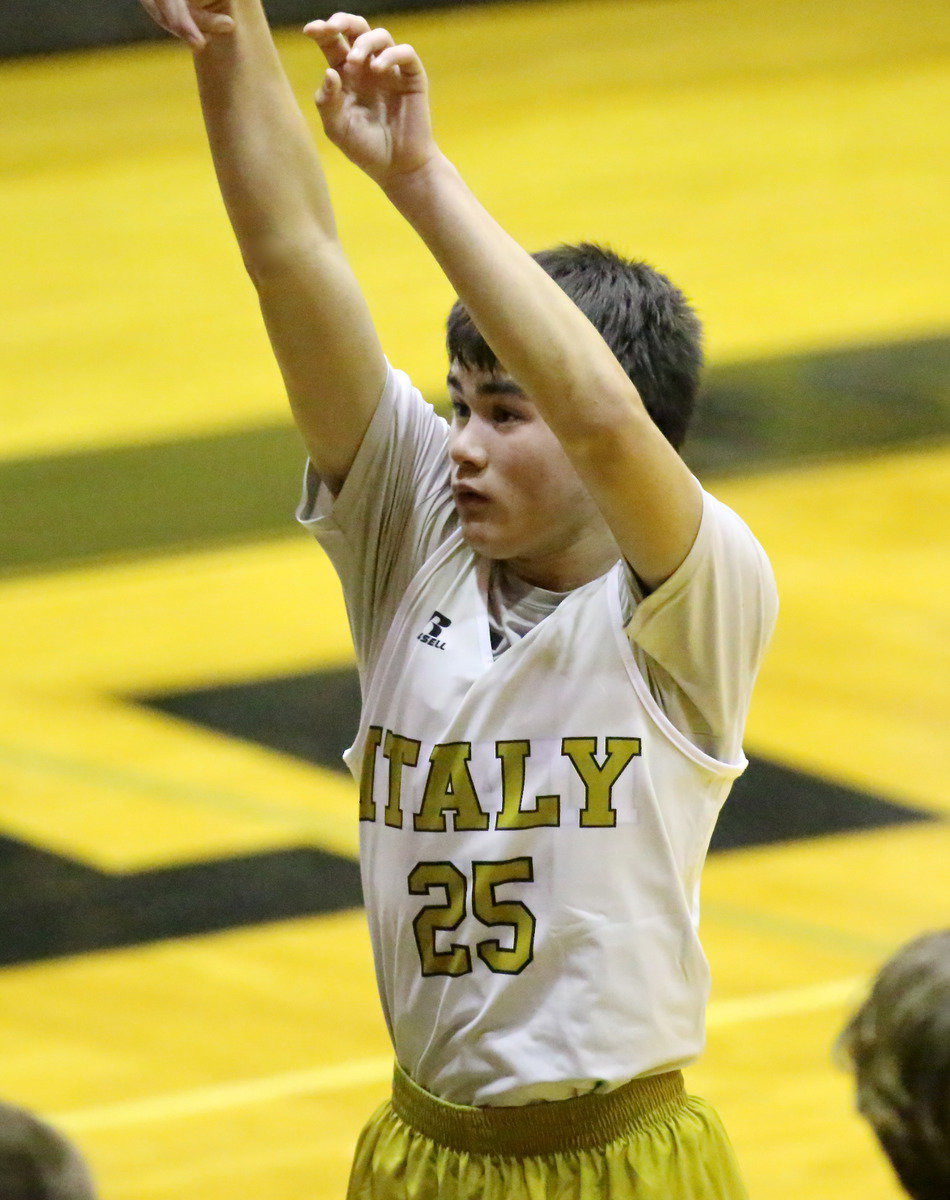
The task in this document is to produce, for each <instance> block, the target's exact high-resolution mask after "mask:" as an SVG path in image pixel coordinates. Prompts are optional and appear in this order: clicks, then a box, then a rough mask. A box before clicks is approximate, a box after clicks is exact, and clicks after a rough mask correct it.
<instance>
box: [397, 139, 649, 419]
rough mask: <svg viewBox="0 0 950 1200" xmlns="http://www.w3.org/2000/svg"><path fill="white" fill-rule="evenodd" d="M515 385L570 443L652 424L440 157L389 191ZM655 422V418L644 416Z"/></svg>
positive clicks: (577, 320) (611, 362)
mask: <svg viewBox="0 0 950 1200" xmlns="http://www.w3.org/2000/svg"><path fill="white" fill-rule="evenodd" d="M385 190H386V193H387V195H388V197H389V199H390V200H391V201H392V203H393V204H394V205H395V206H396V208H398V209H399V211H400V212H401V213H402V215H403V216H404V217H405V218H406V220H407V221H409V223H410V224H411V225H412V226H413V228H414V229H415V230H416V232H417V233H418V234H419V235H420V237H421V238H422V239H423V241H424V242H425V243H426V245H427V246H428V248H429V250H430V251H431V252H432V254H433V255H434V256H435V258H436V259H437V261H438V262H439V265H440V266H441V267H442V270H443V271H444V272H445V274H446V276H447V277H448V279H449V280H450V282H451V283H452V285H453V287H454V288H455V290H456V292H457V294H458V296H459V299H460V300H461V301H462V304H463V305H464V306H465V308H466V310H467V311H468V313H469V315H470V316H471V317H472V320H473V321H474V322H475V325H476V327H477V328H478V330H479V331H480V332H481V334H482V336H483V337H484V338H485V340H486V341H487V342H488V344H489V346H491V348H492V350H493V351H494V353H495V355H496V357H497V358H498V360H499V362H500V363H501V364H502V365H503V367H504V369H505V370H506V371H507V372H508V374H510V375H511V377H512V378H513V379H514V380H515V381H516V382H517V383H518V384H519V385H520V386H521V387H522V388H524V390H525V391H526V392H527V393H528V394H529V395H530V396H531V397H532V398H533V399H534V400H535V402H536V403H537V405H538V407H539V408H540V409H541V411H542V414H543V415H544V417H545V419H546V420H547V422H548V424H549V425H550V426H551V428H552V429H553V430H554V432H555V433H556V434H557V435H558V437H559V438H560V440H561V441H562V443H563V442H570V441H573V440H576V439H579V438H583V437H585V436H588V435H591V436H593V435H595V434H598V433H599V432H600V431H602V430H605V429H609V428H610V427H611V426H613V425H615V424H616V422H617V420H618V419H620V418H621V417H625V416H633V417H635V418H639V417H640V416H641V415H642V416H644V417H645V416H646V412H645V409H643V406H642V404H641V403H640V401H639V398H638V396H637V393H636V390H635V389H634V387H633V385H632V384H631V383H630V380H629V379H628V378H627V376H626V374H625V372H624V371H623V368H622V367H621V366H620V364H619V363H618V362H617V360H616V358H615V357H614V355H613V354H612V352H611V351H610V349H609V348H608V346H607V345H606V343H605V342H604V341H603V339H602V338H601V336H600V334H599V333H598V332H597V330H596V329H595V328H594V326H593V325H592V324H591V323H590V321H589V320H588V319H587V317H586V316H584V314H583V313H582V312H581V311H580V310H579V309H578V308H577V307H576V306H575V305H574V303H573V302H572V301H571V300H569V299H568V297H567V296H566V295H565V294H564V292H563V291H562V290H561V288H560V287H558V285H557V284H556V283H555V282H554V281H553V280H552V279H551V278H550V277H549V276H548V275H547V274H546V273H545V272H544V271H543V270H542V268H541V267H540V266H539V265H538V264H537V263H536V262H535V261H534V260H533V259H532V258H531V256H530V255H529V254H528V253H527V252H526V251H525V250H524V249H522V247H521V246H519V245H518V243H517V242H515V241H514V239H513V238H511V237H510V236H509V235H508V234H507V233H506V232H505V231H504V230H503V229H502V228H501V226H500V225H499V224H498V223H497V222H496V221H495V220H494V218H493V217H492V216H491V215H490V214H489V213H488V212H487V211H486V210H485V209H484V208H483V207H482V205H481V204H480V203H479V201H478V200H477V199H476V197H475V196H474V195H473V194H472V192H471V191H470V190H469V188H468V187H467V185H466V184H465V182H464V181H463V179H462V178H461V176H460V175H459V173H458V171H457V170H456V169H455V168H454V167H453V166H452V164H451V163H449V162H448V161H447V160H446V159H445V158H444V157H443V156H442V155H441V154H439V155H436V156H435V157H434V158H433V159H432V161H431V162H430V164H429V165H428V166H427V167H426V168H425V169H424V170H422V171H417V172H413V173H411V174H407V175H405V176H401V177H395V178H394V179H393V180H391V181H388V182H387V184H386V188H385ZM647 419H648V418H647Z"/></svg>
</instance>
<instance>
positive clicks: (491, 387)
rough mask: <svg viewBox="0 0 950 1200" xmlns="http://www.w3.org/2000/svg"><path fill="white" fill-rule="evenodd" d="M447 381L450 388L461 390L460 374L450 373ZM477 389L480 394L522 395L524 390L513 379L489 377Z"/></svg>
mask: <svg viewBox="0 0 950 1200" xmlns="http://www.w3.org/2000/svg"><path fill="white" fill-rule="evenodd" d="M446 383H447V384H448V385H449V387H450V388H454V389H455V391H457V392H460V391H461V390H462V385H461V384H460V383H459V380H458V376H456V375H449V376H448V377H447V379H446ZM475 391H476V392H477V393H478V394H479V395H480V396H522V397H524V394H525V393H524V390H523V389H522V388H520V387H518V385H517V384H516V383H515V381H514V380H513V379H488V380H486V381H485V382H484V383H480V384H479V385H478V387H477V388H476V389H475Z"/></svg>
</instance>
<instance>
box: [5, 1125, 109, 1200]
mask: <svg viewBox="0 0 950 1200" xmlns="http://www.w3.org/2000/svg"><path fill="white" fill-rule="evenodd" d="M0 1196H2V1197H3V1200H95V1188H94V1186H93V1182H92V1177H91V1175H90V1174H89V1168H88V1167H87V1166H86V1163H85V1160H84V1159H83V1157H82V1155H81V1154H80V1153H79V1151H78V1150H77V1149H76V1147H75V1146H74V1145H73V1144H72V1142H70V1141H69V1140H68V1138H66V1137H64V1136H63V1135H62V1134H61V1133H59V1132H58V1131H57V1130H56V1129H54V1128H53V1127H52V1126H51V1125H47V1124H46V1122H45V1121H41V1120H40V1119H39V1117H36V1116H34V1115H33V1113H31V1112H28V1111H27V1110H26V1109H23V1108H18V1107H17V1106H16V1105H13V1104H6V1103H3V1102H0Z"/></svg>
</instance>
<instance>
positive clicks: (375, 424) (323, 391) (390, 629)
mask: <svg viewBox="0 0 950 1200" xmlns="http://www.w3.org/2000/svg"><path fill="white" fill-rule="evenodd" d="M143 3H144V4H145V6H146V8H147V9H148V10H149V11H150V12H151V13H152V15H153V16H154V17H155V18H156V19H157V20H158V21H159V22H160V23H161V24H163V25H164V26H165V27H166V28H168V29H169V30H171V31H172V32H173V33H175V34H177V35H178V36H180V37H183V38H185V39H186V40H188V41H190V42H191V44H192V45H193V47H194V48H195V50H196V51H198V53H197V54H196V65H197V72H198V82H199V90H200V95H201V100H202V106H203V111H204V116H205V121H206V124H207V129H208V135H209V140H210V144H211V148H212V152H213V155H214V161H215V165H216V168H217V172H218V178H219V182H220V184H221V188H222V192H223V195H224V199H225V203H226V205H227V209H228V212H229V215H230V218H231V221H232V224H233V226H234V229H235V233H236V235H237V239H238V242H239V245H240V247H241V252H242V254H243V257H244V261H245V264H246V266H247V269H248V271H249V274H250V276H251V278H252V280H253V282H254V284H255V285H256V289H257V293H258V296H259V299H260V303H261V307H262V311H263V315H264V319H265V322H266V325H267V329H268V331H269V334H270V338H271V341H272V344H273V347H274V352H275V354H276V357H277V360H278V362H279V364H280V367H281V370H282V372H283V377H284V380H285V383H286V387H287V391H288V394H289V396H290V401H291V405H292V407H293V411H294V414H295V416H296V419H297V422H298V424H299V427H300V430H301V433H302V435H303V438H304V441H305V443H306V445H307V448H308V450H309V455H310V463H309V466H308V471H307V477H306V485H305V495H304V499H303V502H302V505H301V509H300V512H299V514H298V515H299V518H300V520H301V521H302V522H303V523H304V525H305V526H306V527H308V528H309V529H310V530H312V531H313V533H314V534H315V536H316V537H317V538H318V539H319V540H320V542H321V544H322V545H323V546H324V548H325V549H326V551H327V553H328V554H329V555H330V557H331V559H332V560H333V562H334V565H335V566H336V569H337V571H338V573H339V575H340V578H341V581H342V584H343V588H344V593H345V596H346V601H347V605H348V612H349V617H350V623H351V627H352V630H353V637H354V641H355V645H356V653H357V659H358V663H359V668H360V676H361V683H362V690H363V716H362V721H361V724H360V728H359V731H358V734H357V737H356V741H355V743H354V745H353V746H352V747H351V749H350V750H349V751H348V752H347V754H346V755H345V758H346V762H347V763H348V765H349V766H350V769H351V770H352V771H353V774H354V775H355V776H356V777H357V778H358V779H359V780H360V802H359V818H360V821H361V859H362V871H363V885H364V891H365V897H366V906H367V913H368V918H369V924H370V931H371V936H372V940H373V947H374V953H375V958H376V967H377V976H378V981H379V988H380V995H381V998H382V1002H383V1007H384V1011H385V1015H386V1019H387V1022H388V1025H389V1029H390V1032H391V1035H392V1038H393V1043H394V1046H395V1052H396V1059H397V1064H398V1065H397V1066H396V1069H395V1081H394V1089H393V1096H392V1099H391V1101H389V1102H387V1103H386V1104H385V1105H384V1106H383V1107H382V1108H381V1109H380V1111H379V1112H378V1113H377V1114H376V1115H375V1116H374V1117H373V1118H372V1120H371V1121H370V1123H369V1125H368V1126H367V1128H366V1129H365V1130H364V1133H363V1135H362V1136H361V1139H360V1142H359V1146H358V1148H357V1153H356V1160H355V1164H354V1168H353V1174H352V1178H351V1182H350V1189H349V1196H350V1198H351V1200H364V1198H365V1200H368V1198H370V1197H372V1198H375V1200H436V1198H440V1200H482V1198H485V1200H487V1198H489V1197H497V1198H499V1200H500V1198H502V1197H503V1198H504V1200H526V1198H528V1197H531V1198H538V1200H540V1198H541V1197H553V1196H555V1195H556V1196H558V1197H562V1198H564V1200H567V1198H568V1197H576V1198H577V1200H580V1198H581V1197H583V1198H585V1200H590V1198H593V1197H621V1198H634V1200H661V1198H662V1200H676V1198H681V1200H686V1198H692V1200H716V1198H722V1200H726V1198H728V1200H737V1198H739V1197H744V1196H745V1195H746V1193H745V1190H744V1187H743V1185H742V1183H741V1180H740V1178H739V1174H738V1171H737V1167H736V1163H735V1160H734V1156H733V1153H732V1150H731V1148H730V1145H729V1142H728V1139H727V1137H726V1135H725V1133H724V1131H723V1129H722V1126H721V1124H720V1122H719V1120H718V1117H717V1116H716V1114H715V1113H714V1112H713V1111H712V1110H711V1109H710V1108H709V1106H708V1105H706V1104H705V1103H704V1102H703V1101H701V1100H698V1099H695V1098H690V1097H687V1095H686V1093H685V1091H684V1086H683V1079H682V1075H681V1068H682V1067H683V1066H684V1065H686V1064H687V1063H689V1062H691V1061H692V1060H693V1059H695V1057H696V1056H697V1055H698V1054H699V1052H700V1049H701V1046H702V1043H703V1012H704V1005H705V1001H706V997H707V993H708V970H707V965H706V961H705V958H704V956H703V953H702V950H701V948H700V945H699V942H698V939H697V932H696V930H697V925H698V918H699V911H698V897H699V875H700V870H701V867H702V863H703V859H704V856H705V853H706V849H707V846H708V843H709V838H710V835H711V833H712V828H713V824H714V822H715V818H716V815H717V813H718V811H719V808H720V806H721V804H722V802H723V800H724V799H725V797H726V794H727V792H728V791H729V787H730V785H731V783H732V781H733V779H734V778H735V777H736V776H737V775H738V774H739V773H740V771H741V770H742V768H743V766H744V764H745V760H744V758H743V756H742V749H741V736H742V727H743V723H744V719H745V714H746V710H747V707H748V702H749V695H750V691H751V686H752V682H753V678H754V676H755V673H756V670H757V668H758V664H759V661H760V658H761V655H762V653H763V650H764V647H765V644H766V642H767V640H768V637H769V634H770V632H771V629H772V625H773V621H774V617H775V608H776V601H775V591H774V582H773V579H772V575H771V572H770V570H769V567H768V563H767V561H766V559H765V556H764V554H763V552H762V551H761V549H760V548H759V546H758V544H757V543H756V541H755V540H754V538H753V537H752V535H751V534H750V533H749V531H748V529H747V528H746V527H745V525H744V524H743V523H742V522H741V521H740V520H739V518H738V517H736V516H735V515H734V514H733V513H731V512H730V511H729V510H728V509H727V508H725V507H724V506H723V505H722V504H721V503H719V502H718V501H716V500H715V499H713V498H712V497H711V496H709V495H707V494H706V493H705V492H704V491H703V489H702V488H701V486H700V484H699V483H698V482H697V480H696V479H695V478H694V477H693V475H692V474H691V473H690V471H689V470H688V469H687V467H686V466H685V464H684V463H683V461H682V459H681V458H680V457H679V455H678V454H677V452H676V449H675V448H674V447H675V445H676V444H678V443H679V441H680V440H681V438H682V436H683V434H684V432H685V428H686V425H687V423H688V419H689V415H690V412H691V410H692V406H693V402H694V399H695V393H696V388H697V383H698V372H699V365H700V359H701V353H700V345H699V337H700V335H699V326H698V322H697V320H696V318H695V316H694V314H693V313H692V311H691V310H690V309H689V307H688V305H687V304H686V302H685V300H684V298H683V296H682V294H681V293H680V292H679V291H678V290H677V289H676V288H675V287H674V286H673V285H672V284H671V283H670V282H669V281H668V280H667V279H666V278H664V277H663V276H662V275H659V274H658V273H657V272H655V271H653V270H652V269H650V268H648V267H646V266H644V265H642V264H636V263H630V262H627V261H626V260H624V259H621V258H619V257H618V256H616V255H614V254H611V253H610V252H608V251H605V250H601V249H599V248H597V247H595V246H588V245H585V246H579V247H562V248H561V249H559V250H555V251H549V252H547V253H545V254H542V255H539V256H537V257H532V256H531V255H529V254H527V253H526V252H525V251H524V250H522V249H521V248H520V247H519V246H518V245H517V244H516V243H515V242H514V241H512V239H511V238H510V237H508V235H507V234H506V233H504V232H503V230H502V229H501V228H500V227H499V226H498V225H497V224H496V223H495V221H494V220H493V219H492V218H491V217H490V216H489V214H488V213H487V212H486V211H485V210H484V209H483V208H482V207H481V206H480V204H479V203H478V201H477V200H476V199H475V197H474V196H473V195H472V193H471V192H470V191H469V190H468V188H467V187H466V185H465V184H464V182H463V181H462V179H461V177H460V175H459V173H458V172H457V170H456V169H455V168H454V167H453V166H452V165H451V164H450V163H449V162H448V161H447V160H446V159H445V157H444V156H443V155H442V154H441V152H440V151H439V149H438V146H437V145H436V143H435V141H434V140H433V135H432V130H431V125H430V118H429V107H428V98H427V84H426V75H425V71H424V69H423V66H422V63H421V62H420V60H419V57H418V55H417V54H416V52H415V50H414V49H413V48H412V47H410V46H406V45H396V44H395V43H394V41H393V38H392V37H391V36H390V35H389V33H388V32H387V31H386V30H383V29H370V26H369V25H368V23H367V22H366V21H365V20H364V19H362V18H361V17H358V16H353V15H349V14H344V13H340V14H337V15H336V16H334V17H333V18H332V19H330V20H328V21H315V22H313V23H311V24H310V25H309V26H308V27H307V30H306V32H307V33H308V35H309V36H310V37H311V38H312V39H313V40H314V41H315V42H316V44H317V46H318V47H319V48H320V50H321V51H322V53H323V55H324V56H325V59H326V67H325V74H324V78H323V82H322V86H321V88H320V91H319V94H318V96H317V105H318V108H319V111H320V116H321V118H322V121H323V125H324V129H325V131H326V133H327V136H328V137H329V138H330V140H331V141H333V142H334V143H335V144H336V145H337V146H339V147H340V149H341V150H342V151H343V152H344V153H345V154H346V155H347V156H348V157H349V158H350V159H351V160H352V161H353V162H354V163H355V164H356V165H357V166H358V167H360V168H361V169H362V170H363V171H364V172H366V174H367V175H368V176H369V177H370V178H371V179H373V180H374V181H375V182H376V184H378V185H379V188H380V189H381V191H382V192H383V193H384V195H385V196H386V197H387V198H388V200H389V201H390V202H391V203H392V204H394V205H395V207H396V208H397V209H398V210H399V212H400V213H401V214H402V215H403V216H404V217H405V219H406V220H407V221H408V222H409V223H410V224H411V225H412V226H413V228H414V229H415V230H416V231H417V232H418V233H419V235H420V237H421V239H422V240H423V241H424V243H425V244H426V246H427V247H428V248H429V250H430V251H431V253H432V254H433V255H434V256H435V258H436V259H437V260H438V262H439V264H440V265H441V267H442V269H443V271H444V272H445V274H446V276H447V277H448V279H449V280H450V281H451V283H452V284H453V286H454V288H455V290H456V292H457V294H458V297H459V303H458V304H457V305H456V307H455V308H454V309H453V311H452V314H451V316H450V319H449V331H448V345H449V361H450V367H449V378H448V386H449V391H450V395H451V400H452V407H453V418H452V421H451V424H447V423H446V422H445V421H444V420H442V419H441V418H440V417H439V416H438V415H436V413H435V412H434V411H433V410H432V409H431V408H430V407H429V406H428V405H427V404H425V403H424V402H423V400H422V398H421V396H420V395H419V393H418V392H417V391H416V389H415V388H414V387H413V386H412V384H411V383H410V381H409V380H408V379H407V377H406V376H405V375H404V374H402V373H401V372H400V371H399V370H397V369H394V368H393V367H391V366H390V365H389V363H388V361H387V360H386V358H385V357H384V355H383V351H382V349H381V347H380V343H379V339H378V337H377V335H376V332H375V330H374V327H373V324H372V321H371V318H370V315H369V312H368V310H367V307H366V304H365V301H364V299H363V297H362V295H361V293H360V291H359V288H358V286H357V284H356V282H355V280H354V277H353V275H352V273H351V271H350V268H349V266H348V264H347V261H346V259H345V257H344V254H343V251H342V249H341V247H340V243H339V240H338V238H337V233H336V228H335V225H334V219H333V213H332V210H331V206H330V201H329V199H328V196H327V190H326V185H325V181H324V177H323V173H322V170H321V168H320V165H319V160H318V157H317V155H316V153H315V151H314V148H313V146H312V144H311V139H310V137H309V134H308V131H307V128H306V125H305V123H304V121H303V118H302V116H301V115H300V113H299V112H298V110H297V108H296V105H295V103H294V100H293V96H292V93H291V91H290V88H289V86H288V84H287V82H286V79H285V78H284V76H283V73H282V72H281V69H280V66H279V63H278V59H277V56H276V52H275V50H274V47H273V44H272V42H271V39H270V36H269V32H268V29H267V25H266V22H265V19H264V16H263V13H262V11H261V8H260V7H259V3H258V0H230V2H229V3H227V4H225V3H223V2H221V3H214V4H210V5H203V4H200V3H197V2H195V0H192V2H191V3H187V2H186V0H143ZM565 82H566V84H567V88H566V91H565V103H569V101H570V82H571V81H570V80H567V81H565ZM477 99H478V98H477V97H473V102H477ZM566 150H567V148H565V152H566ZM500 169H502V168H501V166H500ZM363 236H364V237H366V238H371V237H372V236H373V232H372V230H371V229H367V230H365V231H363ZM411 287H412V284H411V280H407V281H406V297H407V303H411Z"/></svg>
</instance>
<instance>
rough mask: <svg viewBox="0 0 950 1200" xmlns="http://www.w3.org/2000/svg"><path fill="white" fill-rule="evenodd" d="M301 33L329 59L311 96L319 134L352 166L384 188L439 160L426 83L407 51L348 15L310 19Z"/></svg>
mask: <svg viewBox="0 0 950 1200" xmlns="http://www.w3.org/2000/svg"><path fill="white" fill-rule="evenodd" d="M304 33H306V34H307V36H308V37H310V38H312V39H313V41H315V42H316V43H317V45H318V46H319V47H320V49H321V50H322V51H323V55H324V57H325V58H326V60H327V69H326V73H325V75H324V79H323V86H322V87H321V88H320V90H319V92H318V93H317V97H316V100H317V109H318V110H319V113H320V119H321V120H322V122H323V128H324V131H325V132H326V135H327V137H328V138H329V139H330V141H331V142H333V143H334V145H336V146H339V148H340V149H341V150H342V151H343V153H344V154H345V155H346V156H347V158H348V159H349V160H350V161H351V162H354V163H356V165H357V166H358V167H360V168H361V169H362V170H364V171H365V172H366V174H367V175H369V176H370V178H372V179H375V181H376V182H377V183H378V184H380V185H381V186H382V187H385V186H386V184H387V182H390V181H392V180H393V179H394V178H396V177H398V176H405V175H408V174H411V173H412V172H414V171H416V170H418V169H419V168H421V167H424V166H425V165H426V164H427V163H428V162H429V161H431V160H432V159H433V158H434V157H435V156H436V155H437V153H438V148H437V147H436V144H435V141H434V139H433V137H432V122H431V118H430V116H429V86H428V81H427V80H426V73H425V69H424V68H423V66H422V63H421V61H420V59H419V56H418V54H417V53H416V52H415V50H414V49H413V48H412V47H411V46H405V45H403V46H397V45H396V44H395V42H394V41H393V38H392V35H391V34H390V33H388V32H387V31H386V30H385V29H371V28H370V26H369V23H368V22H367V21H366V20H365V18H363V17H358V16H354V15H352V14H351V13H337V14H336V15H335V16H333V17H331V18H330V20H329V21H311V22H310V24H309V25H307V27H306V28H305V29H304Z"/></svg>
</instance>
